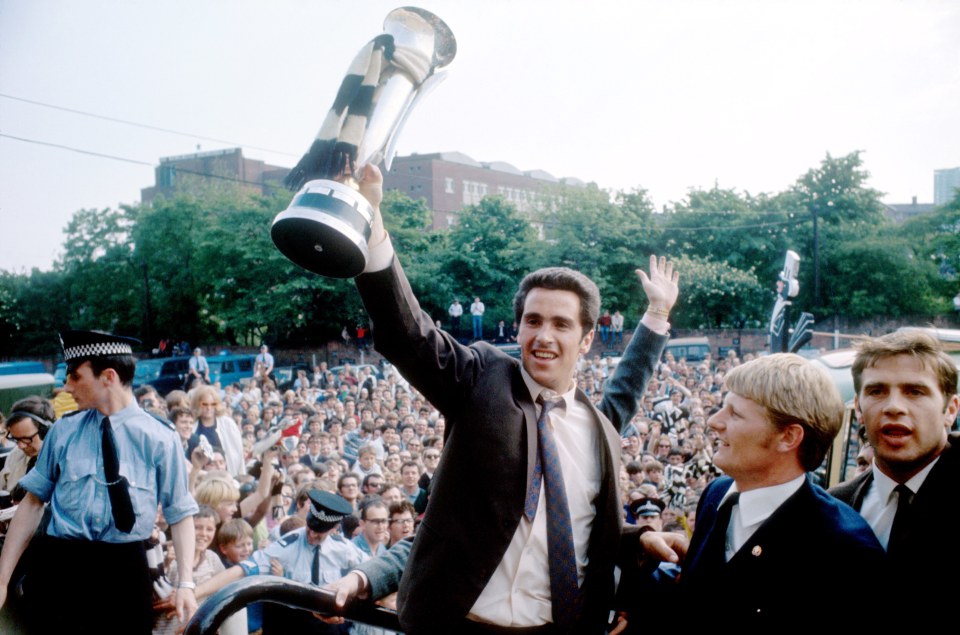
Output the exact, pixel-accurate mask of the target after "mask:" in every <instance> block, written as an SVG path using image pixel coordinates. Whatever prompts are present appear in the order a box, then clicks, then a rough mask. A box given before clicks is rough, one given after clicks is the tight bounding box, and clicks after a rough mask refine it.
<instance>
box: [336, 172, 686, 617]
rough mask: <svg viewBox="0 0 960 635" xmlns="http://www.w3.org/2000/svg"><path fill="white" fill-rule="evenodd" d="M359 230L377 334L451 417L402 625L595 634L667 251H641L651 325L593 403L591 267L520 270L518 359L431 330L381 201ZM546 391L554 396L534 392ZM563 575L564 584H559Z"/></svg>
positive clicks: (365, 291)
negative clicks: (646, 266) (583, 374)
mask: <svg viewBox="0 0 960 635" xmlns="http://www.w3.org/2000/svg"><path fill="white" fill-rule="evenodd" d="M364 176H365V178H364V180H363V182H361V192H362V193H363V194H364V196H365V197H366V198H367V200H369V201H370V202H371V204H373V206H374V207H375V208H376V207H377V206H378V204H379V201H380V199H381V192H380V187H381V179H380V175H379V171H377V170H376V169H375V168H372V167H368V168H367V171H366V173H365V175H364ZM369 244H370V257H369V260H368V267H367V271H366V272H365V273H364V274H363V275H361V276H359V277H358V278H357V280H356V283H357V288H358V289H359V291H360V294H361V296H362V298H363V302H364V305H365V306H366V308H367V311H368V312H369V314H370V316H371V318H372V323H373V336H374V342H375V345H376V348H377V350H378V351H380V352H381V353H382V354H383V355H384V357H386V358H387V359H388V360H389V361H390V362H392V363H393V364H395V365H396V366H397V368H398V369H399V370H400V372H401V373H402V374H403V376H404V377H405V378H407V379H408V380H409V381H410V383H411V384H412V385H414V386H416V387H417V389H418V390H420V391H421V392H422V393H423V395H424V396H425V397H426V398H427V399H428V400H429V401H430V402H431V403H433V404H434V405H435V406H436V407H437V408H438V410H440V412H441V413H443V415H444V416H445V417H446V421H447V426H446V433H445V436H446V441H445V445H444V451H443V456H442V458H441V461H440V465H439V466H438V468H437V470H436V474H435V477H434V480H433V482H432V484H431V494H430V503H429V505H428V507H427V510H426V514H425V517H424V519H423V522H422V524H421V526H420V528H419V530H418V532H417V536H416V540H415V542H414V543H413V546H412V549H411V551H410V554H409V565H408V566H407V567H406V570H405V571H404V573H403V577H402V580H401V581H400V584H399V587H400V588H399V596H398V607H399V614H400V622H401V624H402V626H403V628H404V630H405V631H406V632H408V633H415V634H416V633H434V632H435V633H474V632H476V633H487V632H509V631H503V630H502V629H511V628H522V629H530V628H538V629H540V630H538V631H537V632H541V631H542V632H551V633H573V632H576V633H602V632H604V629H605V625H606V620H607V616H608V613H609V608H610V605H611V603H612V596H613V586H614V579H613V569H614V561H615V557H616V554H617V547H618V543H619V540H620V533H621V532H620V530H621V527H622V514H621V501H620V499H619V494H618V476H619V456H620V435H619V431H620V428H621V427H622V426H623V425H624V424H625V423H627V422H628V421H629V419H630V418H631V417H632V415H633V414H634V412H635V411H636V407H637V399H638V397H639V396H640V395H641V394H642V392H643V389H644V386H645V384H646V381H647V379H648V378H649V377H650V375H651V373H652V371H653V367H654V365H655V364H656V362H657V360H658V359H659V356H660V352H661V350H662V348H663V345H664V344H665V342H666V339H667V336H666V333H667V329H668V325H667V323H666V318H667V316H668V315H669V311H670V309H671V308H672V306H673V304H674V302H675V301H676V297H677V275H676V274H675V273H674V272H673V271H672V265H670V264H669V263H666V262H665V261H664V259H661V260H660V261H659V262H658V261H657V260H656V259H655V258H651V272H650V275H649V277H648V276H647V275H646V274H645V273H642V272H641V273H640V278H641V281H642V283H643V287H644V291H645V292H646V294H647V298H648V300H649V301H650V308H648V310H647V314H646V315H645V316H644V323H645V324H647V326H640V327H639V329H638V331H637V333H636V335H635V336H634V338H633V341H632V342H631V344H630V347H629V348H628V351H627V354H626V355H625V356H624V359H623V360H622V361H621V363H620V365H619V367H618V369H617V372H616V373H615V375H614V377H613V378H612V379H611V380H610V381H609V382H608V384H607V386H606V388H605V391H604V398H603V402H602V407H601V410H602V414H601V412H599V411H598V410H597V409H596V408H595V407H594V406H593V405H592V404H591V403H590V401H589V399H588V398H587V397H586V396H585V395H584V394H583V393H582V392H580V391H578V390H576V388H575V382H574V381H573V378H574V372H575V367H576V362H577V359H578V357H579V356H580V355H581V354H583V353H585V352H586V351H588V350H589V348H590V345H591V343H592V341H593V333H594V330H593V329H594V325H595V324H596V319H597V314H598V312H599V300H600V298H599V292H598V290H597V288H596V285H595V284H593V283H592V282H591V281H590V280H589V279H588V278H586V277H585V276H583V275H582V274H579V273H577V272H574V271H571V270H569V269H560V268H552V269H546V270H540V271H538V272H534V273H533V274H530V275H529V276H527V277H526V278H525V279H524V281H523V282H522V283H521V286H520V290H519V291H518V293H517V296H516V297H515V299H514V310H515V314H516V318H517V321H518V323H519V324H520V330H519V334H518V341H519V343H520V346H521V358H522V363H518V362H517V361H516V360H515V359H513V358H511V357H509V356H507V355H506V354H504V353H502V352H501V351H500V350H498V349H497V348H495V347H493V346H490V345H488V344H486V343H483V342H480V343H477V344H475V345H473V346H470V347H466V346H463V345H461V344H459V343H458V342H456V341H455V340H454V338H453V337H451V336H450V335H449V334H447V333H446V332H444V331H441V330H439V329H437V328H436V326H435V325H434V323H433V320H431V319H430V317H429V316H428V315H427V314H425V313H424V312H423V311H421V309H420V307H419V304H418V303H417V300H416V298H415V297H414V295H413V292H412V290H411V289H410V286H409V283H408V282H407V279H406V277H405V276H404V274H403V270H402V269H401V268H400V265H399V263H398V262H397V260H396V258H394V254H393V248H392V246H391V245H390V241H389V238H388V237H387V235H386V233H385V231H384V230H383V227H382V222H381V220H380V215H379V211H377V212H376V213H375V217H374V220H373V232H372V235H371V238H370V241H369ZM648 327H649V328H648ZM651 329H656V330H658V331H659V334H658V333H656V332H654V331H652V330H651ZM541 397H542V398H546V399H548V400H550V401H551V402H552V403H551V404H550V405H549V406H547V405H544V406H541V405H538V404H537V399H538V398H541ZM560 402H562V406H560V407H554V404H556V403H560ZM557 463H559V466H560V468H561V469H560V472H562V481H558V480H555V479H556V478H557V469H556V465H557ZM551 487H552V489H551ZM558 492H563V494H559V493H558ZM561 497H562V498H563V499H564V500H563V502H562V503H561V502H558V501H559V498H561ZM561 507H562V508H564V509H563V511H564V513H565V514H566V520H565V525H566V526H565V528H564V529H561V527H562V526H563V525H564V522H561V521H559V520H558V516H559V515H562V514H559V513H558V512H559V510H560V509H561ZM553 532H561V533H562V535H563V536H564V537H563V538H562V539H558V541H559V542H562V545H563V549H565V550H566V551H562V553H563V556H558V555H557V553H558V552H555V549H556V547H555V546H554V545H553V544H551V545H550V546H548V544H547V543H548V538H547V537H548V535H550V536H551V540H552V539H553V538H554V537H555V536H557V535H560V534H557V533H553ZM551 567H554V569H555V571H551ZM561 568H562V569H563V571H557V570H556V569H561ZM571 575H572V587H571V586H570V576H571ZM349 577H350V578H351V579H356V576H349ZM558 589H559V590H560V591H562V592H563V593H569V595H565V596H564V597H563V598H560V597H554V596H555V595H558V594H559V591H557V590H558ZM571 607H573V608H574V609H575V610H574V611H567V610H566V609H570V608H571Z"/></svg>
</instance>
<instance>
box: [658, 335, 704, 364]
mask: <svg viewBox="0 0 960 635" xmlns="http://www.w3.org/2000/svg"><path fill="white" fill-rule="evenodd" d="M668 352H669V353H670V354H672V355H673V358H674V359H676V360H679V359H681V358H683V359H686V360H687V363H688V364H690V363H695V362H702V361H703V359H704V358H705V357H706V356H707V353H709V352H710V342H709V340H707V338H705V337H676V338H674V339H672V340H670V341H669V342H667V345H666V346H664V347H663V354H664V356H666V354H667V353H668Z"/></svg>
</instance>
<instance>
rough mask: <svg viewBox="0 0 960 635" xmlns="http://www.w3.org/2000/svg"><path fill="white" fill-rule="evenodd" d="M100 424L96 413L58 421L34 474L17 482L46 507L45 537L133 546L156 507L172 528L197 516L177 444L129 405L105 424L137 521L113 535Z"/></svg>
mask: <svg viewBox="0 0 960 635" xmlns="http://www.w3.org/2000/svg"><path fill="white" fill-rule="evenodd" d="M101 421H103V415H102V414H100V412H98V411H97V410H84V411H81V412H78V413H76V414H73V415H70V416H66V417H63V418H62V419H60V420H59V421H57V422H56V423H55V424H54V425H53V426H52V427H51V428H50V432H49V433H48V434H47V437H46V438H45V439H44V441H43V448H42V449H41V450H40V455H39V456H38V457H37V464H36V466H35V467H34V468H33V469H32V470H31V471H30V472H29V473H27V475H26V476H24V477H23V479H21V480H20V483H21V485H23V487H24V489H26V490H27V491H28V492H30V493H32V494H33V495H35V496H36V497H37V498H39V499H40V500H41V501H43V502H45V503H46V502H49V503H50V510H51V521H50V525H49V527H48V529H47V534H48V535H50V536H53V537H56V538H74V539H84V540H96V541H100V542H112V543H124V542H134V541H137V540H146V539H148V538H149V537H150V534H151V532H152V531H153V526H154V522H155V521H156V518H157V505H158V504H159V505H160V507H161V508H162V509H163V515H164V518H166V520H167V522H168V523H169V524H171V525H173V524H176V523H178V522H180V521H181V520H183V519H184V518H187V517H189V516H193V515H194V514H196V513H197V509H198V508H197V503H196V501H194V500H193V496H191V495H190V492H189V490H188V488H187V467H186V462H185V461H184V460H183V446H182V445H181V443H180V438H179V437H178V436H177V433H176V432H174V431H173V430H171V429H170V428H168V427H166V426H165V425H164V424H163V423H161V422H160V421H157V420H156V419H154V418H153V417H152V416H150V415H149V414H147V413H146V412H144V411H143V410H141V409H140V407H139V406H138V405H137V404H136V402H134V403H132V404H131V405H129V406H127V407H126V408H124V409H123V410H121V411H119V412H117V413H115V414H113V415H111V416H110V423H111V426H112V427H113V435H114V439H115V440H116V446H117V451H118V454H119V458H120V475H121V476H125V477H126V478H127V481H128V482H129V484H130V485H129V490H130V500H131V502H132V503H133V509H134V511H135V513H136V516H137V518H136V522H135V523H134V526H133V530H132V531H131V532H130V533H129V534H126V533H123V532H121V531H118V530H117V528H116V527H114V525H113V512H112V510H111V507H110V496H109V494H108V493H107V486H106V482H107V481H106V478H105V476H104V472H103V451H102V434H101V430H100V422H101Z"/></svg>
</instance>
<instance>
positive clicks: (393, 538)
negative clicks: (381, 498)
mask: <svg viewBox="0 0 960 635" xmlns="http://www.w3.org/2000/svg"><path fill="white" fill-rule="evenodd" d="M416 513H417V512H416V510H414V509H413V505H411V504H410V501H405V500H402V501H400V502H397V503H393V504H392V505H390V540H389V542H388V543H387V546H388V547H393V546H394V545H395V544H397V543H398V542H400V541H401V540H403V539H404V538H411V537H413V529H414V522H415V521H414V516H415V515H416Z"/></svg>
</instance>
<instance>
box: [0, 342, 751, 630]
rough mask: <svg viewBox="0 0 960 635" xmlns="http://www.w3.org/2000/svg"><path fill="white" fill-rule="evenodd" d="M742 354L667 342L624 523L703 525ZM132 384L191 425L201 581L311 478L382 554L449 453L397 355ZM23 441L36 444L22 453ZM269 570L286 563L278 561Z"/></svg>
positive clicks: (299, 521) (626, 494)
mask: <svg viewBox="0 0 960 635" xmlns="http://www.w3.org/2000/svg"><path fill="white" fill-rule="evenodd" d="M611 339H612V338H611ZM749 357H750V356H747V358H749ZM739 363H740V360H738V359H737V358H736V357H735V356H733V355H731V356H729V357H728V358H724V359H721V360H712V359H710V358H709V357H708V358H707V359H704V360H702V361H699V362H696V363H688V362H687V361H686V360H684V359H673V358H672V357H671V355H670V354H669V353H667V354H666V356H665V359H664V360H663V361H662V362H661V363H660V365H659V367H658V369H657V374H656V376H655V377H654V378H653V379H652V380H651V381H650V383H649V385H648V387H647V391H646V394H645V395H644V396H643V399H642V406H641V408H640V412H639V413H638V414H637V416H636V417H635V418H634V419H633V421H632V422H631V423H630V424H628V425H627V426H626V427H625V429H624V430H623V431H622V452H623V453H622V459H623V460H622V468H621V478H620V481H621V491H622V495H623V501H622V502H623V510H624V519H625V522H626V523H630V524H636V523H640V524H654V525H655V526H657V528H662V529H664V530H667V531H670V530H675V531H681V532H684V533H687V534H688V535H689V534H690V533H692V531H693V525H694V522H695V509H696V504H697V500H698V497H699V495H700V492H701V491H702V490H703V488H704V487H705V485H706V484H707V483H708V482H709V481H710V480H711V479H712V478H713V477H715V476H716V475H717V471H716V470H715V469H714V468H713V464H712V460H711V457H712V449H713V447H714V443H715V442H716V435H715V433H714V432H713V431H712V430H710V429H709V428H708V427H707V426H706V420H707V418H708V417H709V416H710V414H711V413H712V412H713V410H714V409H715V408H717V407H718V406H719V405H720V403H721V400H722V394H721V386H722V384H723V375H724V373H725V372H726V371H728V370H729V369H730V368H732V367H733V366H735V365H737V364H739ZM614 368H615V366H614V362H613V360H612V359H611V358H601V357H600V356H594V357H592V358H585V359H583V360H581V362H580V364H579V367H578V373H577V383H578V386H579V388H580V389H582V390H583V391H584V392H585V393H586V394H587V395H588V396H589V397H590V398H591V399H592V400H593V401H594V402H599V401H600V399H601V397H602V394H603V386H604V381H605V380H606V378H607V377H608V376H609V375H610V374H611V373H612V372H613V370H614ZM135 394H136V397H137V399H138V402H139V403H140V404H141V406H142V407H144V409H145V410H147V411H149V412H152V413H153V414H155V415H156V416H157V417H159V418H161V419H164V420H167V421H170V422H171V423H172V424H173V426H174V427H175V429H176V431H177V432H178V434H179V435H180V437H181V439H182V442H183V448H184V461H185V462H186V463H187V465H188V468H189V471H190V488H191V492H192V493H193V494H194V496H195V498H196V499H197V502H198V503H199V504H200V505H201V509H203V510H205V511H204V512H203V514H201V515H200V516H198V517H197V521H196V522H197V524H198V528H197V531H198V541H197V554H196V555H195V564H196V566H197V570H196V571H195V574H194V577H195V580H196V579H198V578H201V577H202V578H207V577H210V576H212V575H213V574H214V573H216V572H217V571H219V570H221V569H222V568H223V567H224V566H225V567H230V566H231V565H234V564H237V563H238V562H241V561H243V560H244V559H246V558H248V557H250V554H251V553H252V552H253V551H254V550H257V549H264V548H266V547H267V546H268V545H269V544H270V543H271V542H272V541H276V540H278V539H279V538H280V537H281V536H282V535H284V534H285V533H287V532H289V531H291V530H294V529H297V528H298V527H302V526H304V524H305V519H306V517H307V514H308V510H309V507H310V503H309V498H308V496H309V492H310V491H311V490H321V491H325V492H330V493H333V494H337V495H339V496H340V497H342V498H343V499H344V500H345V501H346V502H347V503H348V504H349V505H350V507H351V508H352V509H353V510H354V514H353V515H352V516H349V517H347V518H346V519H345V520H344V521H343V523H342V524H341V527H340V533H341V534H342V535H343V537H344V539H347V540H353V542H354V543H355V544H356V545H357V546H359V547H360V549H361V550H362V551H363V552H364V553H365V554H366V555H367V556H373V555H376V554H377V553H379V552H380V550H381V549H384V548H387V547H389V546H391V545H392V544H395V543H396V542H397V541H399V540H402V539H403V538H405V537H409V536H411V535H413V533H414V531H415V523H416V522H417V521H418V519H419V517H420V516H421V515H422V514H423V512H424V510H425V508H426V505H427V502H428V500H429V494H430V483H431V479H432V477H433V474H434V472H435V470H437V469H438V466H440V465H441V464H442V453H443V447H444V432H445V429H446V422H445V420H444V417H443V415H441V414H440V413H439V412H438V411H437V410H436V409H435V408H434V407H433V406H432V405H431V404H430V403H428V402H427V401H426V400H425V399H424V398H423V397H422V395H420V394H419V393H418V392H417V391H416V390H415V389H413V388H412V387H410V386H409V385H408V384H407V383H406V382H405V381H404V380H403V378H402V377H400V376H399V375H398V374H396V373H395V372H393V369H392V368H391V367H389V366H385V367H383V368H381V369H377V368H375V367H369V366H366V367H359V368H353V367H351V366H350V365H349V364H347V365H345V366H344V367H343V369H342V370H341V371H340V372H339V373H338V374H336V375H335V374H333V373H332V372H330V371H329V370H328V369H327V367H326V365H325V364H323V363H321V364H320V365H319V366H317V367H315V368H314V369H313V371H312V372H306V371H302V372H301V373H300V374H299V375H298V377H297V380H296V381H295V382H294V385H293V387H292V388H290V389H289V390H286V391H285V392H282V393H281V392H280V391H278V390H277V388H276V385H275V384H274V382H273V381H272V379H271V378H269V377H262V378H252V379H251V380H250V381H248V382H245V383H243V384H241V383H237V384H231V385H227V386H219V385H218V384H213V385H200V386H199V387H197V388H194V389H193V390H191V391H190V392H189V393H186V392H183V391H181V390H174V391H172V392H170V393H169V394H167V395H159V394H157V393H156V392H155V390H154V389H153V388H152V387H150V386H143V387H141V388H139V389H137V390H136V391H135ZM21 438H22V437H17V441H19V440H20V439H21ZM9 439H10V437H9V436H8V435H4V436H3V441H2V442H3V443H4V444H7V445H9V444H10V440H9ZM31 441H32V440H31ZM14 445H16V442H15V443H14ZM24 449H27V450H29V451H34V450H36V451H39V449H38V448H34V447H32V446H31V447H29V448H20V449H19V451H18V452H20V453H22V452H23V450H24ZM441 469H442V468H441ZM464 496H469V492H464ZM652 501H655V502H652ZM14 502H15V501H14ZM165 530H166V526H165V524H164V522H163V519H162V518H159V517H158V520H157V531H156V532H155V536H156V540H155V544H153V545H151V547H153V549H154V550H155V552H156V553H160V554H162V556H160V557H157V558H155V565H156V566H155V569H154V571H155V575H156V579H157V583H156V584H155V589H156V590H157V596H158V597H157V600H158V605H157V608H158V614H157V632H168V631H169V630H170V629H171V628H172V625H171V623H170V619H169V617H168V616H167V615H166V614H165V612H164V610H163V609H164V604H163V600H164V599H165V597H164V596H165V595H166V594H168V593H169V591H170V589H171V588H173V586H175V583H176V580H175V577H176V571H175V570H171V563H172V562H173V554H172V547H171V546H170V543H169V541H168V540H167V538H166V537H165V534H164V531H165ZM201 536H202V538H203V539H202V540H201V539H200V537H201ZM211 554H215V555H216V557H215V558H214V557H213V556H212V555H211ZM214 560H216V561H217V562H214ZM272 573H275V574H278V575H285V574H288V573H289V572H284V571H283V569H282V567H280V566H279V564H276V563H275V564H274V570H273V571H272ZM198 581H200V582H202V581H203V580H202V579H199V580H198ZM171 583H172V584H171ZM245 618H246V623H244V622H241V621H238V620H236V619H234V620H232V622H231V623H229V624H227V625H225V627H224V628H222V629H221V633H246V632H256V631H258V630H259V629H260V628H261V626H262V623H261V621H260V619H261V618H260V615H259V612H258V611H257V610H256V608H255V607H254V608H252V609H251V610H250V611H248V614H247V615H246V616H245Z"/></svg>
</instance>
